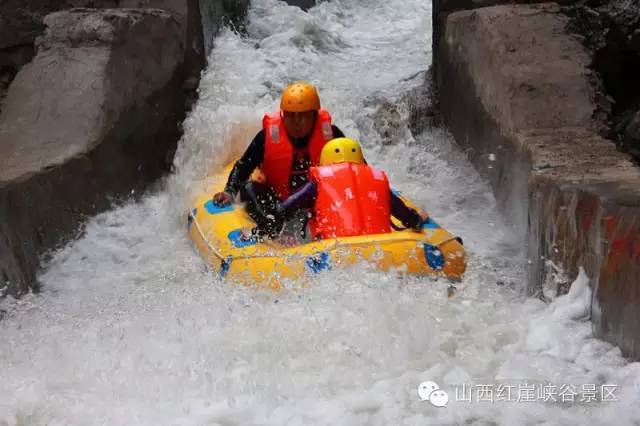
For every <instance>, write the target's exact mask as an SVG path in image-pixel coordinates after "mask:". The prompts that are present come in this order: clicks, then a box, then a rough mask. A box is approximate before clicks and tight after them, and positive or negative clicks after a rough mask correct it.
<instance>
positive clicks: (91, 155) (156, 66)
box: [0, 9, 184, 294]
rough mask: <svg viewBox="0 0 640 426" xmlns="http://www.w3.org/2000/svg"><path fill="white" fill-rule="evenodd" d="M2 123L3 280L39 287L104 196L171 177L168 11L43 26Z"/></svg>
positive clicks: (16, 290) (57, 18)
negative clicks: (52, 255)
mask: <svg viewBox="0 0 640 426" xmlns="http://www.w3.org/2000/svg"><path fill="white" fill-rule="evenodd" d="M45 23H46V25H47V30H46V33H45V35H44V36H43V37H42V38H40V39H39V40H38V42H37V45H38V51H37V55H36V56H35V58H34V60H33V61H32V62H31V63H30V64H28V65H26V66H25V67H24V68H22V70H21V71H20V72H19V73H18V75H17V76H16V78H15V80H14V82H13V83H12V85H11V86H10V88H9V92H8V94H7V98H6V99H5V102H4V110H3V113H2V115H1V116H0V250H1V251H2V261H1V262H0V269H1V270H0V278H3V277H4V278H6V281H8V282H10V285H9V292H10V293H11V294H21V293H24V292H25V291H27V290H28V289H32V290H33V289H37V283H36V282H35V271H36V269H37V266H38V256H39V255H40V254H41V253H43V252H44V251H45V250H47V249H50V248H52V247H54V246H55V245H56V244H57V243H60V242H61V241H63V240H64V239H65V238H68V236H69V235H70V234H72V232H73V230H74V229H76V228H77V226H78V224H79V223H80V222H81V218H82V217H84V216H86V215H89V214H93V213H95V212H97V211H100V210H102V209H104V208H107V207H108V202H107V197H109V196H110V195H118V194H125V193H129V192H130V191H131V189H140V188H142V187H143V186H144V184H145V183H147V182H149V181H150V180H152V179H155V178H157V177H158V176H160V175H161V174H162V173H163V171H164V170H165V165H166V164H165V161H166V155H167V151H171V150H172V149H174V148H175V143H176V141H177V139H178V137H179V131H178V125H179V122H180V121H181V119H182V116H183V115H182V114H183V110H182V104H183V92H182V80H181V78H179V77H180V76H179V67H180V64H181V61H182V58H183V52H184V50H183V46H182V43H181V40H182V32H181V28H180V25H179V23H178V21H177V20H176V19H175V18H174V17H173V16H172V15H170V14H169V13H167V12H164V11H161V10H132V9H123V10H117V9H106V10H92V9H73V10H71V11H64V12H57V13H54V14H51V15H49V16H47V17H46V19H45Z"/></svg>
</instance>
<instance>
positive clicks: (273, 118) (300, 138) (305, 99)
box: [213, 82, 344, 237]
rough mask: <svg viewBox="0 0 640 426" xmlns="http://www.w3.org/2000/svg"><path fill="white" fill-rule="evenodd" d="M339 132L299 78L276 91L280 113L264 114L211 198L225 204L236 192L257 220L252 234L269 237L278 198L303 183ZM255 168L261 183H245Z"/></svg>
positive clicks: (277, 224)
mask: <svg viewBox="0 0 640 426" xmlns="http://www.w3.org/2000/svg"><path fill="white" fill-rule="evenodd" d="M343 136H344V134H343V133H342V131H341V130H340V129H338V128H337V127H336V126H334V125H332V123H331V115H330V114H329V112H328V111H326V110H324V109H321V107H320V98H319V97H318V93H317V91H316V89H315V87H314V86H312V85H311V84H309V83H303V82H297V83H293V84H291V85H289V86H288V87H287V88H286V89H285V90H284V92H283V94H282V98H281V101H280V111H277V112H275V113H272V114H266V115H265V116H264V118H263V120H262V130H261V131H260V132H258V134H257V135H256V136H255V138H254V139H253V141H252V142H251V144H250V145H249V147H248V148H247V150H246V152H245V153H244V155H243V156H242V158H240V160H238V161H237V162H236V164H235V165H234V167H233V170H232V171H231V174H230V175H229V179H228V181H227V185H226V187H225V190H224V191H223V192H219V193H217V194H215V195H214V196H213V200H214V202H216V203H217V204H218V205H221V206H225V205H228V204H231V203H232V202H233V200H234V198H235V196H236V194H237V193H240V199H241V200H242V201H244V202H246V206H247V212H248V213H249V215H250V216H251V218H252V219H253V220H254V221H255V222H256V224H257V227H256V228H254V230H253V233H254V234H256V236H258V237H262V236H270V237H273V236H275V235H276V234H277V233H278V232H279V231H280V230H281V228H282V220H281V218H280V217H279V216H278V215H277V213H276V207H277V203H278V201H282V200H284V199H285V198H286V197H287V196H289V194H290V193H292V192H294V191H296V190H297V189H299V188H300V187H301V186H302V185H304V184H305V183H307V182H308V170H309V167H310V166H315V165H318V164H319V161H320V153H321V151H322V148H323V147H324V145H325V144H326V143H327V142H328V141H329V140H331V139H333V138H336V137H343ZM258 167H259V168H260V170H261V172H262V174H263V175H264V177H265V182H264V183H259V182H254V181H249V177H250V176H251V174H252V173H253V171H254V170H255V169H256V168H258Z"/></svg>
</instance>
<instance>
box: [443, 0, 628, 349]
mask: <svg viewBox="0 0 640 426" xmlns="http://www.w3.org/2000/svg"><path fill="white" fill-rule="evenodd" d="M439 3H440V4H442V3H447V2H445V1H441V2H439ZM450 4H451V3H449V5H450ZM434 19H436V20H438V19H439V20H440V22H439V24H438V26H437V28H438V31H439V33H438V37H437V41H436V42H435V44H434V47H435V48H436V49H437V50H436V51H434V58H435V60H436V62H435V63H434V71H435V78H436V84H437V88H438V90H439V96H440V103H441V108H442V114H443V116H444V119H445V121H446V123H447V125H448V126H449V128H450V129H451V131H452V133H453V134H454V136H455V138H456V140H457V141H458V142H459V143H460V144H461V145H462V146H463V147H465V148H466V149H467V150H468V152H469V153H470V157H471V160H472V161H473V162H474V164H475V165H476V167H477V168H478V170H479V171H480V172H481V173H482V174H483V175H484V176H486V177H487V178H488V179H489V181H490V183H491V185H492V187H493V189H494V191H495V194H496V198H497V199H498V201H499V204H500V206H501V207H502V210H503V211H504V212H505V215H506V216H507V217H508V218H509V219H510V220H511V221H512V222H513V223H514V224H515V225H516V228H517V229H518V230H519V231H520V233H521V238H522V240H523V243H524V244H526V247H527V257H528V260H529V262H530V264H529V290H530V292H531V294H538V295H539V294H541V290H542V288H543V286H545V285H546V286H548V285H550V284H551V283H553V282H554V281H553V280H552V275H553V274H554V271H555V267H559V268H561V269H563V270H564V271H565V273H566V282H564V283H563V282H560V283H559V286H558V288H557V291H558V292H563V291H566V289H567V288H568V285H569V283H570V282H571V281H572V280H573V279H574V278H575V277H576V275H577V271H578V268H579V267H584V268H585V270H586V272H587V274H588V275H589V276H590V278H591V285H592V287H593V288H594V300H593V315H592V319H593V323H594V327H595V330H596V332H597V334H598V335H599V336H601V337H602V338H604V339H606V340H609V341H611V342H613V343H615V344H617V345H619V346H620V347H621V348H622V349H623V352H624V353H625V354H627V355H629V356H632V357H636V358H638V357H640V328H638V327H637V326H638V325H639V322H640V304H638V303H637V302H638V298H639V297H640V296H638V295H639V294H640V293H639V292H638V291H637V286H638V285H639V282H640V281H639V280H638V278H639V277H640V169H639V168H638V167H636V166H635V165H633V164H632V162H631V161H630V159H629V157H628V156H627V155H625V154H622V153H620V152H618V151H617V150H616V148H615V145H614V144H613V143H612V142H611V141H608V140H605V139H603V138H602V137H601V136H600V134H602V133H603V131H605V130H606V127H607V123H606V117H607V113H606V112H607V110H609V109H610V107H611V106H610V105H609V104H608V100H607V98H606V97H605V96H603V94H602V93H603V92H602V87H601V83H600V82H599V80H598V78H597V75H595V74H594V72H593V71H592V70H591V69H590V68H589V66H590V64H591V59H592V58H591V54H590V52H589V51H588V50H587V49H586V48H585V47H584V46H583V45H582V44H581V43H580V42H579V40H578V39H577V38H576V37H574V36H572V35H570V34H569V33H568V31H567V25H568V18H567V17H565V16H564V15H562V14H561V13H560V9H559V6H558V5H557V4H555V3H548V4H538V5H505V6H493V7H482V8H478V9H473V10H466V11H457V12H450V11H446V12H443V11H442V10H435V11H434Z"/></svg>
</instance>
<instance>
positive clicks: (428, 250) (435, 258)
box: [423, 244, 445, 269]
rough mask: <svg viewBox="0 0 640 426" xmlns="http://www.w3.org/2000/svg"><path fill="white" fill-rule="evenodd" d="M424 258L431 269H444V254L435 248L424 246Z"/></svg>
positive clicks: (428, 245) (429, 245)
mask: <svg viewBox="0 0 640 426" xmlns="http://www.w3.org/2000/svg"><path fill="white" fill-rule="evenodd" d="M423 247H424V258H425V260H426V261H427V264H428V265H429V267H430V268H431V269H442V268H444V263H445V259H444V253H442V251H440V249H439V248H438V247H436V246H432V245H431V244H424V245H423Z"/></svg>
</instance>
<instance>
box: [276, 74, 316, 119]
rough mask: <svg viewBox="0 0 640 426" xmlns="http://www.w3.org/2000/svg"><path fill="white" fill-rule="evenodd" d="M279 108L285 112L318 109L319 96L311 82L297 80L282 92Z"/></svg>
mask: <svg viewBox="0 0 640 426" xmlns="http://www.w3.org/2000/svg"><path fill="white" fill-rule="evenodd" d="M280 109H281V110H282V111H287V112H305V111H312V110H318V109H320V97H319V96H318V92H317V91H316V88H315V87H313V85H312V84H309V83H305V82H303V81H299V82H296V83H293V84H290V85H288V86H287V88H286V89H284V92H282V99H281V100H280Z"/></svg>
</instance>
